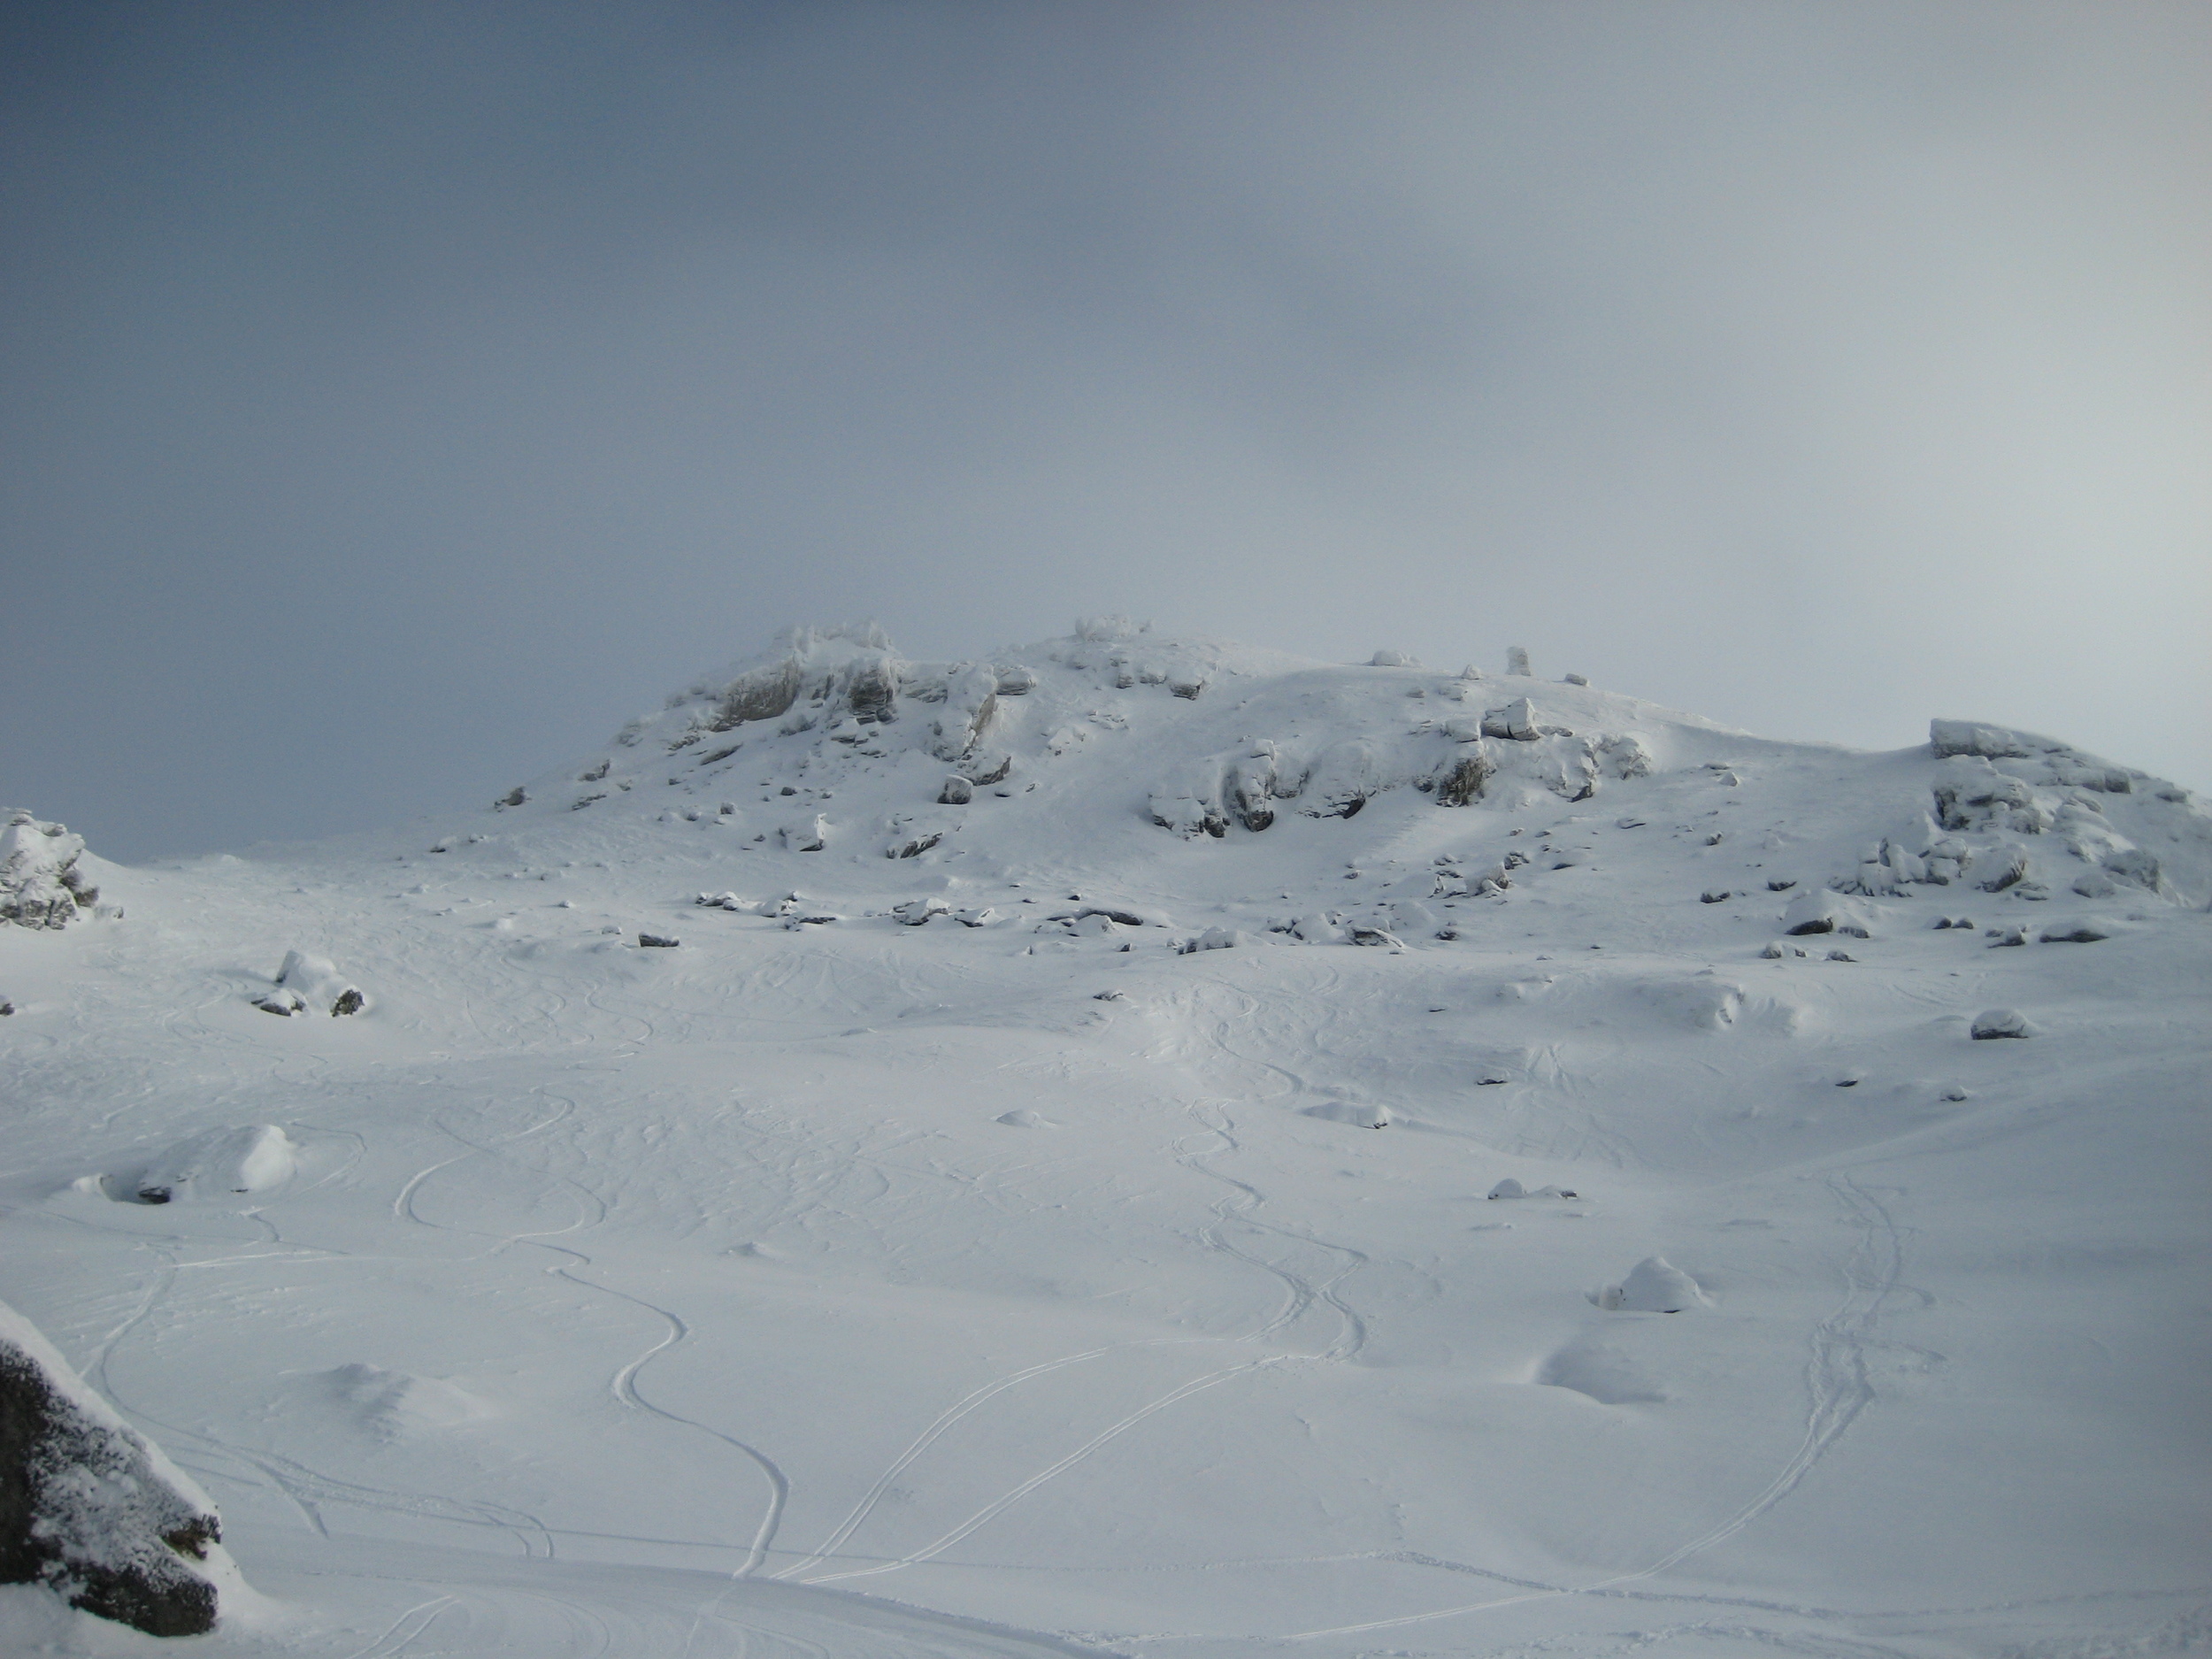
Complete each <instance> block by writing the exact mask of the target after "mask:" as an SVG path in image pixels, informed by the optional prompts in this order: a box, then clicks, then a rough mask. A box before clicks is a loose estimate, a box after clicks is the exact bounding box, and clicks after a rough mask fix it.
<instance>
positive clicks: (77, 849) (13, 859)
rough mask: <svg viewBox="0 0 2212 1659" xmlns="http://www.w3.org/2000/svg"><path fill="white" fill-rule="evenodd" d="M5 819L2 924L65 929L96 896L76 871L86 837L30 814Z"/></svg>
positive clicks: (0, 866)
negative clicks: (41, 820) (10, 923)
mask: <svg viewBox="0 0 2212 1659" xmlns="http://www.w3.org/2000/svg"><path fill="white" fill-rule="evenodd" d="M6 816H7V822H6V824H5V825H4V826H0V922H15V923H18V924H19V925H20V926H25V927H66V926H68V925H69V924H70V923H71V922H73V921H74V920H76V919H77V916H78V913H79V912H80V911H85V910H91V908H92V905H93V902H94V901H95V900H96V899H97V898H98V897H99V896H100V889H99V888H97V887H94V886H93V885H92V884H91V882H90V881H89V880H88V879H86V877H85V876H84V874H83V872H81V871H80V870H79V869H78V868H77V860H78V859H80V858H81V857H82V856H84V837H83V836H81V835H73V834H71V833H69V832H68V831H67V830H66V829H65V828H63V827H62V826H60V825H58V824H42V823H41V822H40V821H39V820H38V819H37V818H33V817H32V816H31V815H30V814H29V813H28V812H24V811H11V812H9V813H8V814H7V815H6Z"/></svg>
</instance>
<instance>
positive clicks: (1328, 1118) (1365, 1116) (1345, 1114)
mask: <svg viewBox="0 0 2212 1659" xmlns="http://www.w3.org/2000/svg"><path fill="white" fill-rule="evenodd" d="M1301 1111H1302V1116H1304V1117H1308V1118H1320V1119H1321V1121H1322V1122H1324V1123H1331V1124H1350V1125H1352V1126H1353V1127H1355V1128H1357V1129H1386V1128H1388V1127H1389V1125H1390V1109H1389V1108H1388V1107H1387V1106H1363V1105H1361V1104H1360V1103H1359V1102H1356V1101H1348V1100H1327V1101H1323V1102H1321V1103H1320V1104H1319V1105H1317V1106H1307V1107H1303V1108H1302V1109H1301Z"/></svg>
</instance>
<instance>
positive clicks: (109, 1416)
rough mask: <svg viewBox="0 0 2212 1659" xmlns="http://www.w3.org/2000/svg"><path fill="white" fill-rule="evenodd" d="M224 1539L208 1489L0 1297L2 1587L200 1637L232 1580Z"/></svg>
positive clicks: (156, 1630)
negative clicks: (38, 1589) (29, 1589)
mask: <svg viewBox="0 0 2212 1659" xmlns="http://www.w3.org/2000/svg"><path fill="white" fill-rule="evenodd" d="M222 1535H223V1529H222V1523H221V1521H220V1520H219V1518H218V1517H217V1515H216V1513H215V1506H214V1505H213V1504H212V1503H211V1502H209V1501H208V1497H207V1494H205V1493H204V1492H202V1491H201V1490H200V1488H199V1487H198V1486H196V1485H195V1484H194V1483H193V1482H192V1481H191V1480H190V1479H188V1477H186V1476H185V1475H184V1474H183V1473H182V1472H181V1471H179V1470H178V1469H177V1468H176V1466H175V1465H174V1464H173V1463H170V1462H169V1460H168V1459H167V1458H166V1457H165V1456H163V1455H162V1454H161V1452H160V1451H159V1450H158V1449H157V1448H155V1447H154V1446H153V1445H152V1444H150V1442H149V1441H148V1440H146V1438H145V1437H144V1436H143V1435H142V1434H140V1433H139V1432H137V1431H136V1430H135V1429H133V1428H132V1427H130V1426H129V1425H127V1424H126V1423H125V1422H124V1421H123V1419H122V1418H121V1417H119V1416H117V1415H116V1413H115V1410H114V1409H113V1408H112V1407H111V1406H110V1405H109V1404H108V1403H107V1402H106V1401H104V1400H103V1399H101V1398H100V1397H99V1395H97V1394H95V1393H94V1392H93V1391H92V1390H91V1389H90V1388H89V1387H88V1386H86V1385H85V1383H84V1380H83V1379H81V1377H79V1376H78V1375H77V1373H76V1371H74V1370H73V1368H72V1367H71V1366H70V1364H69V1363H68V1362H67V1361H66V1360H65V1359H64V1358H63V1357H62V1356H61V1355H60V1353H59V1352H58V1351H57V1350H56V1348H54V1346H53V1344H52V1343H50V1342H49V1341H48V1340H46V1339H45V1337H44V1336H43V1335H42V1334H41V1333H39V1331H38V1330H37V1329H36V1328H35V1326H33V1325H32V1324H31V1322H30V1321H29V1320H27V1319H26V1318H25V1317H23V1316H22V1315H21V1314H19V1313H18V1312H17V1311H16V1310H14V1309H12V1308H11V1307H8V1306H6V1305H5V1304H4V1303H0V1584H38V1585H43V1586H46V1587H47V1588H48V1589H50V1590H51V1591H53V1592H54V1593H55V1594H58V1595H59V1596H61V1597H62V1598H63V1599H64V1600H65V1601H67V1602H68V1603H69V1605H70V1606H72V1607H74V1608H78V1609H82V1610H83V1611H85V1612H88V1613H92V1614H96V1615H97V1616H98V1617H102V1618H105V1619H113V1620H115V1621H117V1622H118V1623H119V1624H128V1625H130V1626H132V1627H133V1628H134V1629H137V1630H142V1631H144V1632H146V1633H147V1634H148V1635H150V1636H196V1635H200V1634H202V1633H203V1632H206V1631H209V1630H211V1629H212V1628H213V1627H214V1625H215V1622H216V1617H217V1615H218V1614H219V1611H220V1602H221V1596H220V1594H219V1593H220V1591H221V1590H222V1589H223V1588H225V1587H227V1586H226V1581H227V1580H229V1581H233V1582H234V1581H235V1579H236V1576H237V1575H236V1569H235V1568H234V1567H233V1566H232V1565H231V1564H230V1561H229V1558H228V1556H227V1555H225V1554H224V1553H223V1551H222V1548H221V1539H222Z"/></svg>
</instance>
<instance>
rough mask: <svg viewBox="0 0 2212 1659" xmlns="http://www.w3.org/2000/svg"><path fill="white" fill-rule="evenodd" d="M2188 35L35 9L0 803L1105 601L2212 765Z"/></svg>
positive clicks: (2202, 126)
mask: <svg viewBox="0 0 2212 1659" xmlns="http://www.w3.org/2000/svg"><path fill="white" fill-rule="evenodd" d="M2208 85H2212V7H2208V6H2206V5H2204V4H2195V3H2191V4H2174V5H2154V4H2130V5H2116V4H2108V0H2097V3H2096V4H2079V5H2064V6H2047V5H2037V4H2026V3H2024V0H2005V3H2004V4H1987V5H1945V4H1931V3H1930V0H1913V3H1912V4H1901V5H1882V4H1866V3H1865V0H1850V3H1849V4H1832V5H1815V4H1780V3H1779V0H1761V3H1760V4H1617V5H1609V4H1555V5H1541V4H1518V3H1517V4H1503V5H1486V4H1475V3H1473V0H1459V3H1455V4H1443V5H1432V6H1429V5H1421V4H1410V3H1409V0H1392V3H1391V4H1333V5H1300V4H1291V3H1288V0H1262V3H1259V4H1202V3H1201V4H1142V3H1140V0H1113V3H1110V4H975V5H962V4H946V3H943V0H933V3H932V4H894V5H868V4H753V5H746V4H698V5H680V4H652V3H651V0H624V4H599V5H565V4H500V5H491V4H461V3H457V0H437V3H436V4H345V5H316V4H267V5H222V4H204V3H196V4H157V5H114V4H92V3H88V0H71V3H68V4H30V3H28V0H15V3H14V4H10V5H8V6H7V7H5V8H4V9H0V121H4V132H0V327H4V334H0V373H4V415H0V419H4V422H5V425H4V428H0V442H4V453H5V456H6V457H7V458H6V462H5V470H4V478H0V488H4V496H0V537H4V540H0V697H4V700H5V706H6V709H7V719H6V723H5V726H4V733H5V735H4V738H0V803H5V804H19V805H25V806H29V807H31V808H33V809H34V810H37V811H39V812H40V813H41V814H42V815H43V816H47V817H58V818H64V819H65V820H67V821H68V822H70V823H71V825H72V826H73V827H76V828H80V829H81V830H83V831H84V832H85V833H87V834H88V836H89V837H90V839H91V841H92V843H93V845H94V847H95V849H96V850H99V851H102V852H104V853H106V854H108V855H109V856H117V857H123V858H134V857H140V856H149V855H152V854H156V853H161V852H173V851H185V850H193V849H204V848H211V847H221V846H242V845H244V844H246V843H248V842H250V841H255V840H257V839H261V838H263V837H268V836H284V837H289V836H296V835H302V834H311V833H325V832H328V831H333V830H338V829H344V828H351V827H357V826H369V825H373V824H378V823H388V822H393V821H396V820H399V819H402V818H410V817H412V816H414V815H416V814H418V813H420V812H424V811H434V810H444V809H447V808H449V807H451V806H453V805H455V804H457V803H473V802H477V801H480V800H483V799H487V798H488V796H489V795H490V794H491V793H493V792H494V791H495V790H496V789H498V788H501V787H505V786H506V785H508V784H510V783H511V782H513V781H514V780H517V779H518V778H520V777H522V776H525V775H526V774H528V773H530V772H534V771H537V770H539V769H541V768H542V767H544V766H546V765H549V764H554V763H556V762H558V761H561V760H564V759H566V758H568V757H572V756H573V755H577V754H580V753H581V752H583V751H585V750H587V749H590V748H591V747H592V746H594V745H595V744H596V743H598V742H600V741H603V739H604V737H605V736H606V734H607V733H609V732H611V730H612V729H613V728H614V727H615V726H618V725H619V724H620V723H621V721H622V720H623V719H624V718H627V717H628V716H629V715H630V714H632V713H634V712H636V711H638V710H641V709H642V708H647V707H650V706H653V705H655V704H656V703H658V701H659V700H660V697H661V696H662V695H663V694H664V693H665V692H667V691H669V690H671V689H673V688H675V687H677V686H679V685H680V684H681V683H683V682H685V681H687V680H689V679H690V678H692V677H693V676H694V675H695V674H696V673H697V672H700V671H701V670H703V669H704V668H708V667H710V666H712V665H714V664H718V663H719V662H721V661H724V660H726V659H728V658H730V657H734V656H737V655H739V654H741V653H742V652H746V651H749V650H750V649H753V648H755V647H756V646H757V645H759V644H761V643H763V642H764V641H765V640H766V638H767V636H768V635H769V634H771V633H772V631H773V630H774V629H775V628H777V627H778V626H781V625H782V624H784V623H786V622H791V621H802V622H804V621H817V620H833V619H841V618H846V617H851V616H872V617H874V618H878V619H879V620H880V621H881V622H882V623H883V624H884V625H885V626H887V628H888V629H889V630H890V631H891V634H892V635H893V637H894V638H895V640H896V641H898V642H899V644H900V645H901V646H902V649H905V650H906V651H907V652H909V653H910V654H911V655H914V656H918V657H931V656H950V655H960V654H965V653H969V652H974V651H979V650H983V649H988V648H990V647H992V646H994V645H997V644H1000V643H1003V642H1006V641H1013V640H1023V639H1032V638H1037V637H1040V636H1042V635H1045V634H1056V633H1060V632H1063V631H1064V630H1065V628H1066V627H1067V626H1068V623H1069V620H1070V618H1072V617H1074V616H1075V615H1077V614H1079V613H1087V612H1094V611H1127V612H1131V613H1133V614H1138V615H1143V616H1149V617H1152V618H1155V619H1156V621H1157V622H1158V623H1159V624H1160V625H1161V626H1163V627H1167V628H1171V629H1179V630H1187V631H1194V632H1196V631H1202V632H1209V633H1216V634H1227V635H1229V636H1232V637H1236V638H1241V639H1247V640H1249V641H1254V642H1256V643H1262V644H1269V645H1274V646H1278V647H1280V648H1282V649H1290V650H1296V651H1302V652H1306V653H1309V654H1311V655H1314V656H1317V657H1338V658H1353V657H1360V658H1363V657H1365V656H1366V655H1367V654H1368V653H1369V652H1371V651H1372V650H1374V649H1377V648H1378V647H1385V646H1386V647H1389V648H1392V649H1402V650H1411V651H1414V652H1416V653H1417V654H1419V655H1420V656H1421V657H1424V658H1425V659H1426V660H1428V661H1430V662H1432V663H1433V664H1438V665H1440V666H1447V667H1452V668H1456V667H1457V666H1458V665H1459V664H1461V663H1462V662H1464V661H1466V660H1469V659H1470V658H1473V659H1477V660H1479V661H1482V662H1484V663H1486V664H1497V663H1498V662H1499V661H1500V659H1501V657H1502V651H1503V649H1504V647H1505V646H1506V645H1507V644H1508V643H1512V642H1525V643H1527V644H1528V645H1529V646H1530V647H1531V648H1532V650H1533V651H1534V653H1535V656H1536V667H1537V670H1538V672H1540V673H1548V674H1557V673H1560V672H1564V671H1566V670H1569V669H1574V670H1578V671H1579V672H1584V673H1586V674H1588V675H1590V676H1591V677H1592V678H1593V679H1594V680H1595V681H1596V682H1597V683H1598V684H1600V685H1602V686H1606V687H1611V688H1615V689H1619V690H1624V691H1630V692H1634V693H1636V694H1639V695H1646V696H1650V697H1654V698H1657V699H1659V700H1661V701H1663V702H1667V703H1673V704H1676V705H1678V706H1683V707H1687V708H1691V709H1694V710H1697V711H1699V712H1701V713H1705V714H1709V715H1711V716H1713V717H1715V718H1720V719H1724V720H1730V721H1733V722H1737V723H1740V724H1742V725H1747V726H1752V727H1754V728H1755V729H1757V730H1760V731H1762V732H1765V733H1771V734H1774V735H1778V736H1798V737H1820V738H1830V739H1834V740H1837V741H1845V742H1851V743H1858V744H1863V745H1868V746H1874V747H1892V746H1898V745H1902V744H1905V743H1909V742H1913V741H1919V740H1920V739H1922V738H1923V737H1924V735H1925V722H1926V720H1927V718H1928V717H1929V716H1931V715H1936V714H1947V715H1958V716H1964V717H1970V718H1984V719H1993V720H1999V721H2003V722H2007V723H2009V724H2014V725H2019V726H2028V727H2031V728H2033V729H2039V730H2047V731H2052V732H2055V733H2058V734H2060V735H2062V736H2064V737H2067V738H2070V739H2071V740H2072V741H2077V742H2079V743H2081V744H2082V745H2084V746H2085V747H2087V748H2090V749H2097V750H2100V751H2101V752H2104V753H2108V754H2109V755H2111V756H2113V757H2116V758H2117V759H2120V760H2123V761H2125V762H2128V763H2131V764H2138V765H2142V766H2146V767H2148V768H2150V769H2152V770H2153V771H2156V772H2162V773H2164V774H2165V775H2168V776H2171V777H2176V778H2178V779H2179V780H2182V781H2184V782H2186V783H2189V784H2191V785H2192V786H2193V787H2200V788H2212V669H2208V658H2212V651H2208V649H2207V641H2208V640H2212V98H2208V97H2207V96H2206V88H2207V86H2208Z"/></svg>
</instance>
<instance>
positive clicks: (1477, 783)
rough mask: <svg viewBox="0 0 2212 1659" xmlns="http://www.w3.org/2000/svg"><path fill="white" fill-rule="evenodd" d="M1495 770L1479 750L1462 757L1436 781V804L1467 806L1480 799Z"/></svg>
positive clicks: (1488, 758)
mask: <svg viewBox="0 0 2212 1659" xmlns="http://www.w3.org/2000/svg"><path fill="white" fill-rule="evenodd" d="M1496 770H1497V768H1496V767H1495V766H1494V765H1492V764H1491V762H1490V757H1488V756H1487V755H1486V754H1484V753H1483V752H1482V750H1481V749H1479V748H1477V749H1474V750H1472V751H1471V752H1470V753H1468V754H1465V755H1462V756H1461V757H1459V758H1458V759H1457V760H1455V761H1454V762H1453V763H1452V765H1451V769H1450V770H1449V771H1448V772H1445V773H1444V774H1443V775H1442V776H1441V777H1440V778H1439V779H1437V780H1436V804H1437V805H1439V806H1467V805H1469V804H1471V803H1473V802H1476V801H1479V800H1480V799H1481V798H1482V787H1483V785H1485V784H1486V783H1488V782H1489V781H1490V779H1491V777H1492V775H1493V774H1494V772H1496Z"/></svg>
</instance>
